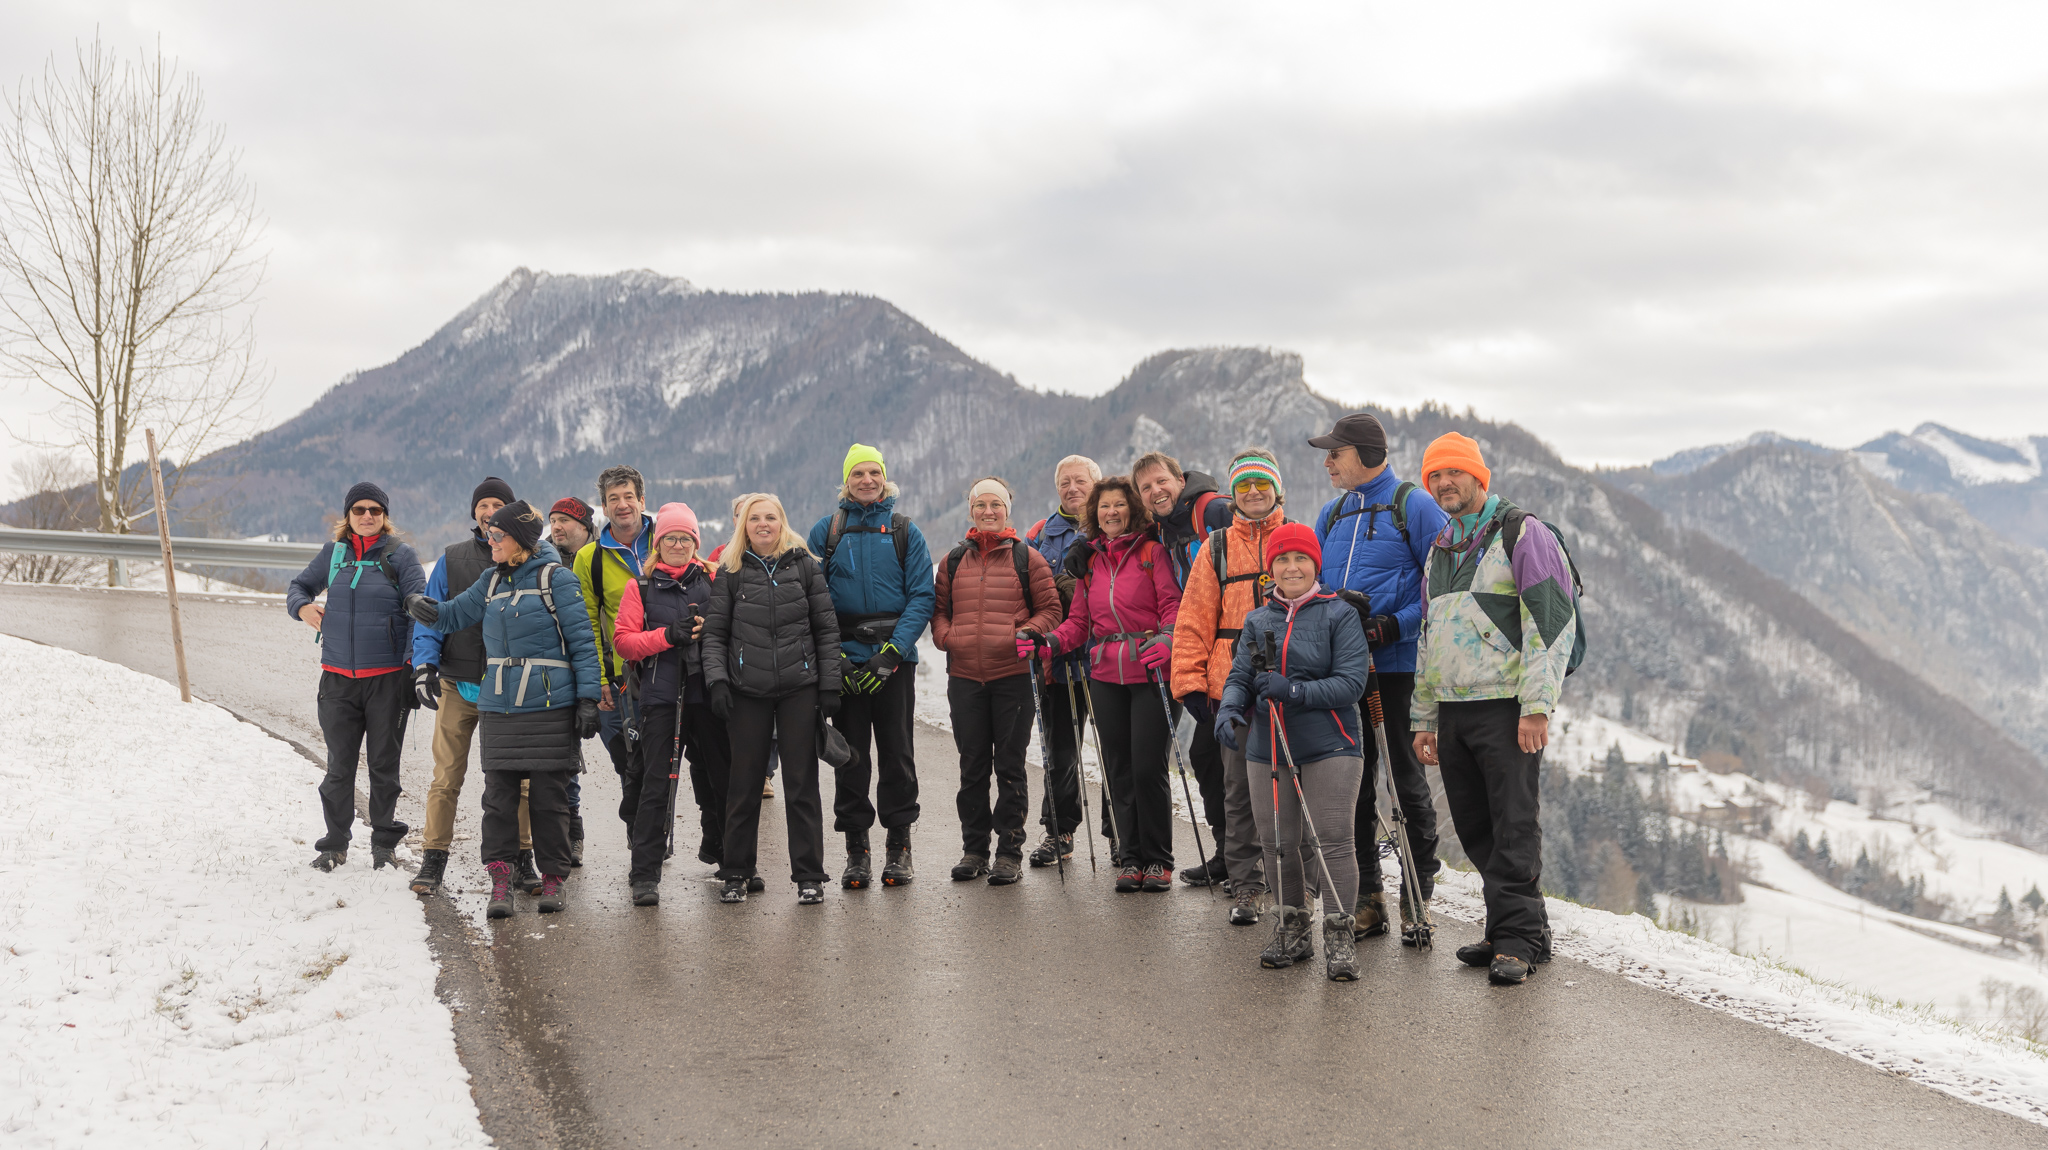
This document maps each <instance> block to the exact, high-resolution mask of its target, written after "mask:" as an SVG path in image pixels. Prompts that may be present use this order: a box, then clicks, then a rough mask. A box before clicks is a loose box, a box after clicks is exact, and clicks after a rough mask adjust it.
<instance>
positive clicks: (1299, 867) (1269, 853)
mask: <svg viewBox="0 0 2048 1150" xmlns="http://www.w3.org/2000/svg"><path fill="white" fill-rule="evenodd" d="M1245 778H1246V780H1247V781H1248V782H1249V783H1250V784H1251V791H1252V821H1253V822H1255V823H1257V824H1258V827H1259V842H1260V844H1261V845H1262V846H1263V847H1264V848H1265V859H1266V882H1267V885H1268V887H1273V885H1274V876H1275V875H1276V873H1277V875H1278V876H1279V886H1278V887H1277V890H1276V893H1277V895H1278V897H1279V899H1280V901H1281V903H1283V904H1284V905H1287V906H1306V905H1307V903H1305V902H1304V901H1303V892H1302V882H1303V880H1304V879H1306V880H1307V881H1308V885H1309V886H1310V887H1313V888H1315V889H1316V891H1317V892H1318V893H1319V894H1320V895H1321V898H1322V904H1323V911H1324V913H1326V914H1350V913H1351V912H1352V909H1353V908H1354V907H1355V906H1357V904H1358V846H1357V844H1356V843H1355V842H1353V841H1352V833H1351V820H1352V818H1353V816H1354V814H1355V813H1356V811H1357V809H1358V787H1359V783H1360V781H1361V780H1363V779H1364V778H1365V760H1364V759H1363V758H1356V757H1352V758H1346V757H1342V756H1339V757H1335V758H1328V759H1317V760H1315V761H1314V762H1311V763H1302V764H1301V791H1302V794H1303V795H1305V796H1307V798H1308V816H1309V819H1310V821H1311V822H1313V823H1314V824H1315V830H1316V838H1317V839H1318V840H1320V841H1321V842H1322V844H1323V861H1324V862H1327V863H1329V864H1330V882H1331V883H1334V884H1336V887H1337V889H1336V890H1334V891H1329V890H1323V889H1322V888H1323V887H1324V886H1325V885H1327V884H1325V883H1324V882H1323V868H1322V864H1321V863H1318V862H1317V861H1316V853H1315V851H1313V850H1310V849H1308V848H1307V847H1306V846H1305V845H1304V843H1303V842H1302V834H1301V801H1300V800H1299V799H1297V798H1296V797H1295V795H1294V784H1293V783H1292V782H1291V781H1290V780H1289V779H1288V777H1287V767H1286V765H1285V764H1282V765H1281V767H1280V838H1279V843H1278V848H1277V849H1276V848H1275V843H1274V838H1273V765H1272V764H1271V763H1259V762H1251V761H1246V763H1245Z"/></svg>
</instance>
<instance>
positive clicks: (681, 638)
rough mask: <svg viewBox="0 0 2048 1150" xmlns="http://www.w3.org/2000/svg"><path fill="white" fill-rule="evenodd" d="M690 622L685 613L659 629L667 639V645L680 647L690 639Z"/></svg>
mask: <svg viewBox="0 0 2048 1150" xmlns="http://www.w3.org/2000/svg"><path fill="white" fill-rule="evenodd" d="M691 622H692V620H691V619H690V617H689V616H688V615H685V616H683V617H682V618H680V619H677V620H675V621H673V622H671V623H670V624H669V625H668V626H666V627H664V628H662V629H661V633H662V635H663V636H665V637H666V638H667V639H668V645H669V646H671V647H680V646H682V645H683V644H685V643H687V642H689V641H690V624H691Z"/></svg>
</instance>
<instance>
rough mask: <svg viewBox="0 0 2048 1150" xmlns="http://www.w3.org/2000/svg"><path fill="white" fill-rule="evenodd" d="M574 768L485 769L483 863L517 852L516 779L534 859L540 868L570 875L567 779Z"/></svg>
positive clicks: (503, 859) (508, 857) (505, 858)
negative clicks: (522, 791) (522, 793)
mask: <svg viewBox="0 0 2048 1150" xmlns="http://www.w3.org/2000/svg"><path fill="white" fill-rule="evenodd" d="M575 777H576V772H574V771H493V770H489V769H486V770H485V771H484V862H486V863H494V862H512V861H514V860H516V859H517V858H518V856H519V784H520V783H522V782H524V783H526V790H527V795H526V811H527V816H528V819H529V821H530V822H531V823H532V825H533V862H534V865H535V866H537V867H539V868H540V873H542V874H551V875H560V876H563V877H567V876H568V874H569V780H571V779H573V778H575Z"/></svg>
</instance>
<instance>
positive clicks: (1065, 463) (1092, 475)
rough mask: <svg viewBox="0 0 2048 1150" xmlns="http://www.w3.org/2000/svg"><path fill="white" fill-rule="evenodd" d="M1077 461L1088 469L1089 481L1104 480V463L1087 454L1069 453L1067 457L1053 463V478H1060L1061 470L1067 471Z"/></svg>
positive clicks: (1098, 481)
mask: <svg viewBox="0 0 2048 1150" xmlns="http://www.w3.org/2000/svg"><path fill="white" fill-rule="evenodd" d="M1076 463H1078V464H1080V465H1081V466H1083V467H1085V468H1087V469H1088V482H1090V483H1100V482H1102V465H1101V464H1099V463H1097V462H1095V461H1094V460H1092V459H1090V458H1088V457H1087V456H1085V455H1069V456H1067V457H1066V458H1065V459H1062V460H1060V461H1059V462H1058V463H1055V464H1053V465H1052V475H1053V478H1054V479H1055V480H1057V479H1058V478H1059V475H1060V472H1062V471H1065V470H1066V469H1067V468H1069V467H1071V466H1073V465H1074V464H1076Z"/></svg>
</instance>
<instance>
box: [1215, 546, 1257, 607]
mask: <svg viewBox="0 0 2048 1150" xmlns="http://www.w3.org/2000/svg"><path fill="white" fill-rule="evenodd" d="M1229 539H1230V532H1228V531H1225V532H1224V533H1223V534H1221V535H1212V536H1210V537H1209V560H1210V562H1211V563H1213V564H1215V567H1216V597H1217V598H1216V601H1217V602H1219V603H1221V602H1222V601H1223V591H1224V589H1225V588H1227V587H1229V586H1230V585H1231V584H1232V583H1243V582H1247V581H1249V580H1252V579H1260V578H1264V577H1265V574H1266V573H1265V572H1264V571H1247V572H1245V573H1244V574H1242V575H1232V574H1231V573H1230V557H1229V556H1228V555H1227V554H1226V551H1227V548H1226V547H1225V546H1224V544H1225V543H1227V542H1228V541H1229ZM1252 605H1253V606H1255V607H1256V606H1257V605H1258V596H1256V595H1254V596H1253V597H1252Z"/></svg>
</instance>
